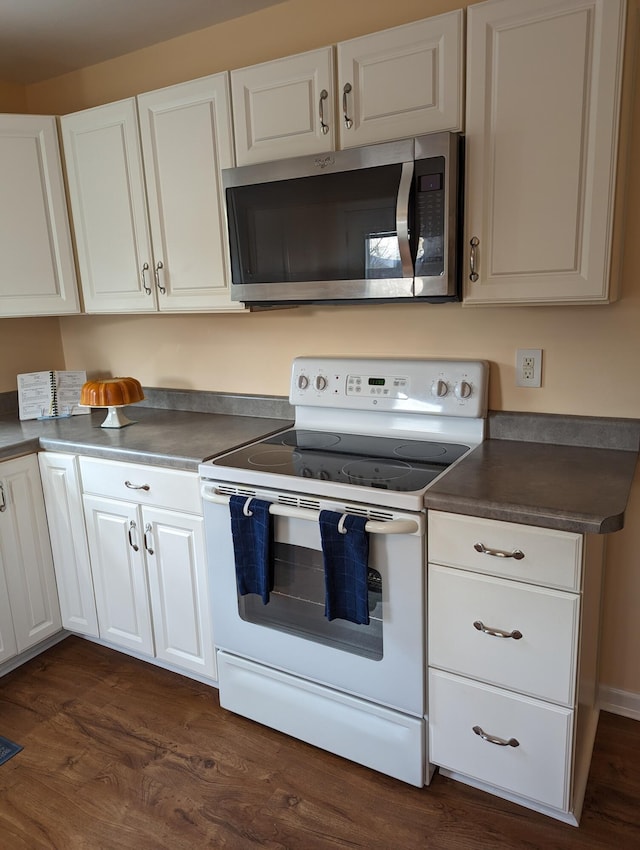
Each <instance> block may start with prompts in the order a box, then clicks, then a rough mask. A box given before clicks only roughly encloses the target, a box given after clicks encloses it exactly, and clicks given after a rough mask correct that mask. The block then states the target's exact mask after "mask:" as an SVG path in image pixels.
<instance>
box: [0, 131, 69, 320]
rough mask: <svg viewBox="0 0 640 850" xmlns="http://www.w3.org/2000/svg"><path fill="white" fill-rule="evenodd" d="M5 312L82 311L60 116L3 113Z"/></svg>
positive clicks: (0, 219)
mask: <svg viewBox="0 0 640 850" xmlns="http://www.w3.org/2000/svg"><path fill="white" fill-rule="evenodd" d="M0 186H1V187H2V190H1V191H0V257H2V275H1V276H0V316H47V315H63V314H66V313H78V312H80V302H79V300H78V290H77V285H76V274H75V264H74V260H73V251H72V248H71V234H70V231H69V219H68V216H67V204H66V198H65V193H64V184H63V180H62V167H61V164H60V151H59V148H58V134H57V129H56V119H55V118H53V117H49V116H46V115H0Z"/></svg>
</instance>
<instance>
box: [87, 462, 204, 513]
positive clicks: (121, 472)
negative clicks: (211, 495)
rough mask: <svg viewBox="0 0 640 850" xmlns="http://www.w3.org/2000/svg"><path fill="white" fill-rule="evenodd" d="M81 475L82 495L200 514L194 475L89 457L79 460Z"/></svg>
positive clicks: (198, 495)
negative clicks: (89, 494)
mask: <svg viewBox="0 0 640 850" xmlns="http://www.w3.org/2000/svg"><path fill="white" fill-rule="evenodd" d="M80 472H81V475H82V489H83V492H84V493H91V494H94V495H97V496H106V497H107V498H112V499H126V500H127V501H129V502H136V503H137V504H141V505H152V506H153V507H157V508H169V509H170V510H171V509H172V510H178V511H183V512H186V513H193V514H202V500H201V498H200V479H199V477H198V474H197V473H196V472H186V471H184V470H181V469H162V468H159V467H156V466H146V465H145V464H136V463H121V462H120V461H112V460H103V459H100V458H88V457H81V458H80Z"/></svg>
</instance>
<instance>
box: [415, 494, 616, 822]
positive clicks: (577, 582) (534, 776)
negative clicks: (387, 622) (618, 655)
mask: <svg viewBox="0 0 640 850" xmlns="http://www.w3.org/2000/svg"><path fill="white" fill-rule="evenodd" d="M428 541H429V543H428V545H429V567H428V570H429V574H428V659H429V700H428V702H429V758H430V760H431V762H432V763H433V764H434V765H437V766H438V767H439V768H440V772H441V773H443V774H445V775H447V776H451V777H452V778H454V779H459V780H461V781H463V782H467V783H468V784H471V785H475V786H477V787H480V788H483V789H484V790H487V791H489V792H491V793H494V794H497V795H499V796H502V797H506V798H507V799H511V800H514V801H516V802H519V803H521V804H522V805H525V806H528V807H529V808H533V809H536V810H538V811H542V812H544V813H546V814H549V815H552V816H553V817H556V818H558V819H560V820H564V821H566V822H568V823H573V824H577V822H578V820H579V818H580V813H581V809H582V802H583V799H584V791H585V786H586V781H587V776H588V771H589V765H590V761H591V752H592V749H593V742H594V738H595V732H596V727H597V720H598V707H597V701H596V687H595V683H596V682H597V658H598V636H599V627H600V592H601V582H602V553H603V541H602V537H600V536H598V535H593V536H583V535H580V534H574V533H570V532H562V531H552V530H550V529H542V528H533V527H530V526H524V525H521V524H517V523H508V522H499V521H496V520H489V519H479V518H477V517H466V516H462V515H457V514H449V513H444V512H439V511H431V512H430V513H429V537H428Z"/></svg>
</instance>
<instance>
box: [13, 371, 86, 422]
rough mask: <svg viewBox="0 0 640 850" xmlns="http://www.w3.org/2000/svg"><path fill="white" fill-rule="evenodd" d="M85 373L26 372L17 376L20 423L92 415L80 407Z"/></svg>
mask: <svg viewBox="0 0 640 850" xmlns="http://www.w3.org/2000/svg"><path fill="white" fill-rule="evenodd" d="M86 380H87V373H86V372H85V371H75V372H58V371H55V372H54V371H51V372H25V373H24V374H22V375H18V415H19V416H20V419H57V418H61V417H67V416H76V415H78V414H86V413H90V412H91V408H89V407H79V404H80V390H81V389H82V385H83V384H84V383H85V381H86Z"/></svg>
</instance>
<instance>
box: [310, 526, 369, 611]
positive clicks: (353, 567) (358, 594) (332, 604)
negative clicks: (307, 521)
mask: <svg viewBox="0 0 640 850" xmlns="http://www.w3.org/2000/svg"><path fill="white" fill-rule="evenodd" d="M342 517H343V514H340V513H336V512H335V511H320V537H321V539H322V556H323V559H324V586H325V604H324V613H325V617H326V618H327V619H328V620H335V619H341V620H349V621H350V622H351V623H358V624H359V625H366V626H368V625H369V604H368V591H367V569H368V563H369V535H368V534H367V532H366V531H365V525H366V524H367V520H366V518H365V517H360V516H353V515H352V514H344V517H345V519H344V522H343V527H344V528H345V529H346V530H347V533H346V534H341V533H340V532H339V531H338V523H339V522H340V520H341V518H342Z"/></svg>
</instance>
